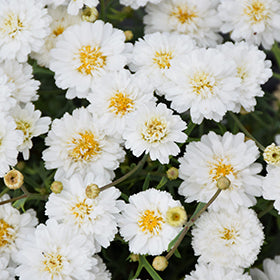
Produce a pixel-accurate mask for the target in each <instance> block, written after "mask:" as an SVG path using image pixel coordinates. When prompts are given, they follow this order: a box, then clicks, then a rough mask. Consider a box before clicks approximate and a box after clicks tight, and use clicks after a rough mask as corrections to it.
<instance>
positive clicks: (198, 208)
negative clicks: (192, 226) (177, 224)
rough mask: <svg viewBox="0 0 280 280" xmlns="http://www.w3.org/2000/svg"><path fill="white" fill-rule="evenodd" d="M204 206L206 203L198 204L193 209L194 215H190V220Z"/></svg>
mask: <svg viewBox="0 0 280 280" xmlns="http://www.w3.org/2000/svg"><path fill="white" fill-rule="evenodd" d="M205 205H206V203H203V202H199V203H198V205H197V206H196V208H195V211H194V213H193V214H192V216H191V217H190V220H191V219H192V218H193V217H194V216H195V215H196V214H197V213H198V212H199V211H200V210H201V209H202V208H203V207H204V206H205Z"/></svg>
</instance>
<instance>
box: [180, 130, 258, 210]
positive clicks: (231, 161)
mask: <svg viewBox="0 0 280 280" xmlns="http://www.w3.org/2000/svg"><path fill="white" fill-rule="evenodd" d="M258 157H259V151H258V148H257V146H256V144H255V143H254V142H253V141H252V140H248V141H245V135H244V134H243V133H238V134H236V135H233V134H231V133H230V132H226V133H225V134H224V135H223V136H219V135H217V134H215V133H214V132H210V133H209V134H208V135H204V136H202V137H201V141H200V142H192V143H190V144H189V145H188V146H187V147H186V152H185V154H184V156H183V157H182V158H180V159H179V162H180V168H179V177H180V178H181V179H183V180H184V181H183V183H182V184H181V185H180V187H179V194H181V195H183V196H185V198H186V202H191V201H194V200H196V201H200V202H208V201H209V200H210V198H211V197H212V196H213V195H214V193H215V192H216V191H217V190H218V188H217V180H218V179H219V178H220V177H221V176H226V177H227V178H228V179H229V180H230V182H231V184H230V187H229V188H228V189H226V190H223V191H222V193H221V194H220V195H219V196H218V198H217V199H216V200H215V203H213V204H212V205H211V206H210V207H212V208H214V209H220V208H222V209H223V208H233V209H236V208H238V207H239V206H246V207H249V206H252V205H255V204H256V198H255V196H260V195H261V184H262V180H261V177H260V176H259V175H257V173H259V172H260V171H261V170H262V166H261V164H259V163H255V161H256V160H257V158H258Z"/></svg>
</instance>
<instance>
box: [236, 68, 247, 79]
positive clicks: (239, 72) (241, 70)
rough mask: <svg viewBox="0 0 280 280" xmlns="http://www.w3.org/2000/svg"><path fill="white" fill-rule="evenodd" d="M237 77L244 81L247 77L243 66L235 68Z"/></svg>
mask: <svg viewBox="0 0 280 280" xmlns="http://www.w3.org/2000/svg"><path fill="white" fill-rule="evenodd" d="M237 76H238V77H239V78H241V80H242V81H244V80H245V79H246V78H247V77H248V73H247V69H246V68H245V67H244V66H239V67H237Z"/></svg>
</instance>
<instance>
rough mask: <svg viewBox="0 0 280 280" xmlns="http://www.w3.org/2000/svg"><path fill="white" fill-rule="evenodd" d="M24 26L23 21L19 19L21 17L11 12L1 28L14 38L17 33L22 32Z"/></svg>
mask: <svg viewBox="0 0 280 280" xmlns="http://www.w3.org/2000/svg"><path fill="white" fill-rule="evenodd" d="M23 28H24V26H23V23H22V21H21V20H20V19H19V17H18V16H17V15H15V14H13V13H12V14H9V15H8V16H7V17H6V18H5V19H4V22H3V26H2V28H0V30H3V31H4V32H5V31H6V33H7V34H8V35H9V36H10V37H12V38H14V37H15V35H16V34H17V33H18V32H20V31H21V30H22V29H23Z"/></svg>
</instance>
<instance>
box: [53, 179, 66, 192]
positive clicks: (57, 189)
mask: <svg viewBox="0 0 280 280" xmlns="http://www.w3.org/2000/svg"><path fill="white" fill-rule="evenodd" d="M62 190H63V184H62V183H61V182H59V181H54V182H53V183H52V184H51V191H52V192H53V193H56V194H58V193H61V191H62Z"/></svg>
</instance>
